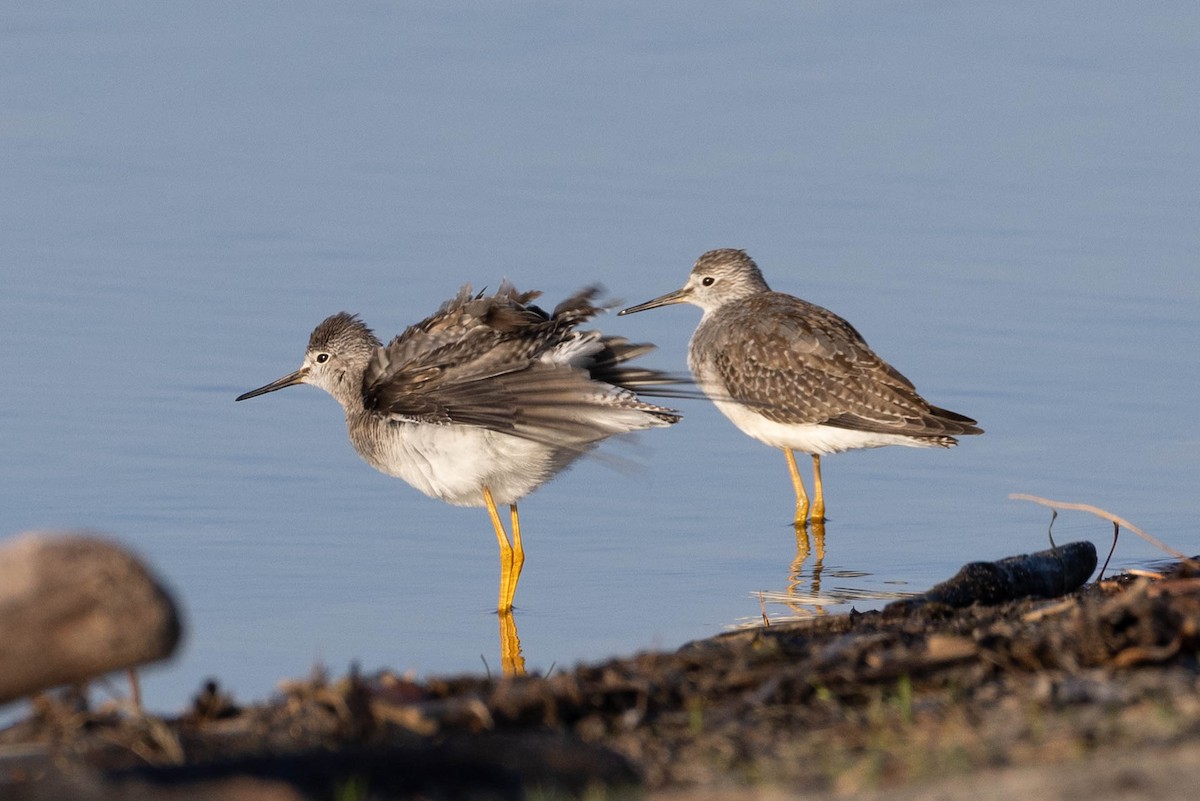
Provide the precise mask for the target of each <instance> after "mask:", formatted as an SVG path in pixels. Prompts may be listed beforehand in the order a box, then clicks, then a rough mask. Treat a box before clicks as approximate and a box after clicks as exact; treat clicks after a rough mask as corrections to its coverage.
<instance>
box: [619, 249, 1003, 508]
mask: <svg viewBox="0 0 1200 801" xmlns="http://www.w3.org/2000/svg"><path fill="white" fill-rule="evenodd" d="M672 303H691V304H694V305H696V306H699V307H700V308H701V309H703V310H704V316H703V317H701V318H700V325H699V326H697V327H696V332H695V333H694V334H692V341H691V345H690V346H689V348H688V367H690V368H691V370H692V374H693V375H694V376H695V377H696V383H698V384H699V385H700V386H701V387H702V388H703V389H704V391H705V393H707V394H708V396H709V397H710V398H712V400H713V402H714V403H715V404H716V405H717V408H718V409H720V410H721V412H722V413H724V415H725V416H726V417H728V418H729V419H730V420H732V421H733V424H734V425H735V426H737V427H738V428H740V429H741V430H742V431H743V432H745V433H746V434H748V435H750V436H751V437H754V438H755V439H756V440H758V441H759V442H764V443H766V444H767V445H770V446H771V447H774V448H781V449H782V450H783V452H784V455H785V456H786V457H787V464H788V471H789V472H790V473H791V476H792V484H793V485H794V486H795V488H796V525H797V526H803V525H804V524H805V523H806V521H807V519H808V513H809V502H808V493H806V492H805V490H804V482H803V480H802V479H801V478H800V471H799V469H798V468H797V467H796V457H795V455H794V454H793V451H801V452H802V453H808V454H811V455H812V460H813V494H814V496H815V497H814V499H813V504H812V519H813V521H814V522H823V521H824V519H825V498H824V494H823V491H822V486H821V456H822V455H823V454H827V453H838V452H840V451H847V450H853V449H855V448H878V447H881V446H883V445H908V446H910V447H916V448H949V447H952V446H954V445H955V444H957V442H958V441H957V440H956V439H954V437H955V436H963V435H967V434H982V433H983V429H980V428H978V427H976V425H975V421H974V420H972V419H970V418H969V417H964V416H963V415H961V414H957V413H955V412H951V411H947V410H946V409H939V408H938V407H936V406H931V405H930V404H929V403H928V402H926V401H925V399H924V398H922V397H921V396H920V395H918V394H917V390H916V388H915V387H914V386H913V384H912V382H911V381H909V380H908V379H907V378H905V377H904V376H903V375H901V374H900V373H899V372H898V371H897V370H896V369H895V368H893V367H892V366H891V365H890V364H888V363H887V362H885V361H884V360H883V359H881V358H879V357H878V356H876V355H875V352H874V351H872V350H871V349H870V347H868V346H867V343H866V341H865V340H864V339H863V338H862V336H861V335H860V334H859V333H858V331H856V330H854V326H852V325H850V323H848V322H846V321H845V320H843V319H842V318H841V317H838V316H837V315H836V314H834V313H833V312H831V311H829V310H828V309H824V308H821V307H820V306H817V305H815V304H813V303H809V302H807V301H804V300H800V299H799V298H796V297H793V296H791V295H787V294H784V293H783V292H772V291H771V288H770V287H769V286H767V282H766V281H765V280H764V279H763V276H762V273H761V272H759V269H758V265H756V264H755V263H754V260H753V259H751V258H750V257H749V256H748V255H746V252H745V251H742V250H734V249H732V248H723V249H721V250H710V251H709V252H707V253H705V254H704V255H703V256H701V257H700V258H699V259H697V260H696V265H695V266H694V267H693V268H692V274H691V275H690V276H689V277H688V281H687V284H685V285H684V287H683V288H682V289H680V290H677V291H675V292H669V293H667V294H666V295H663V296H662V297H659V298H655V299H654V300H649V301H646V302H645V303H641V304H638V305H637V306H631V307H629V308H628V309H625V310H623V311H622V312H620V313H621V314H632V313H633V312H639V311H645V310H646V309H654V308H657V307H659V306H667V305H670V304H672Z"/></svg>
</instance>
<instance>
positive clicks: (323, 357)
mask: <svg viewBox="0 0 1200 801" xmlns="http://www.w3.org/2000/svg"><path fill="white" fill-rule="evenodd" d="M327 361H329V354H328V353H318V354H317V364H324V363H325V362H327Z"/></svg>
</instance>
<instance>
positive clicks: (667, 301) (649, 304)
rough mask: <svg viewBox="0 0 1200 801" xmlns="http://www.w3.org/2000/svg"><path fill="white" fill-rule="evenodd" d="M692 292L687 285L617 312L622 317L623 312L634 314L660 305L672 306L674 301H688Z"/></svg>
mask: <svg viewBox="0 0 1200 801" xmlns="http://www.w3.org/2000/svg"><path fill="white" fill-rule="evenodd" d="M691 294H692V293H691V292H690V291H688V288H687V287H684V288H683V289H676V290H675V291H674V292H668V293H667V294H665V295H663V296H662V297H658V298H655V299H654V300H648V301H646V302H645V303H639V304H638V305H636V306H630V307H629V308H628V309H621V311H619V312H617V316H618V317H620V316H621V315H622V314H633V313H635V312H640V311H646V310H647V309H657V308H658V307H659V306H670V305H671V304H673V303H686V302H687V300H688V298H689V297H691Z"/></svg>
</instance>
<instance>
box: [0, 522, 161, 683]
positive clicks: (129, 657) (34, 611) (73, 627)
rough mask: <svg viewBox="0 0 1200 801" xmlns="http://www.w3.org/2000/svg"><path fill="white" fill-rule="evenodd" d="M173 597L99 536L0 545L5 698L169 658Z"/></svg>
mask: <svg viewBox="0 0 1200 801" xmlns="http://www.w3.org/2000/svg"><path fill="white" fill-rule="evenodd" d="M179 638H180V622H179V615H178V613H177V611H176V608H175V604H174V602H173V601H172V600H171V597H170V595H169V594H168V593H167V591H166V590H165V589H164V588H163V586H162V584H161V583H160V582H159V581H158V580H157V579H156V578H155V577H154V576H153V575H152V574H151V573H150V571H149V570H148V569H147V568H146V567H145V566H144V565H143V564H142V563H141V561H139V560H138V559H137V557H135V556H133V555H131V554H130V553H129V552H128V551H126V550H124V549H123V548H121V547H120V546H118V545H116V544H114V543H112V542H110V541H108V540H106V539H103V538H101V537H98V536H96V535H94V534H88V533H80V532H63V533H58V532H53V533H51V532H33V533H28V534H23V535H21V536H18V537H15V538H13V539H10V540H9V541H7V542H5V543H4V544H3V545H2V546H0V703H4V702H7V701H12V700H14V699H17V698H21V697H23V696H26V695H29V694H31V693H35V692H38V691H40V690H45V689H48V688H50V687H56V686H58V685H61V684H70V683H75V682H83V681H87V680H89V679H93V678H96V677H97V676H102V675H104V674H105V673H109V672H111V671H114V670H120V669H123V668H131V667H135V666H137V665H141V664H145V663H147V662H154V661H157V660H159V659H164V658H165V657H167V656H170V655H171V653H172V652H173V651H174V650H175V646H176V645H177V644H178V643H179Z"/></svg>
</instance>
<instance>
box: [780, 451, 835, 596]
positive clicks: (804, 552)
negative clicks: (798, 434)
mask: <svg viewBox="0 0 1200 801" xmlns="http://www.w3.org/2000/svg"><path fill="white" fill-rule="evenodd" d="M814 461H815V460H814ZM817 475H818V476H819V475H820V473H819V472H818V473H817ZM817 486H820V484H819V483H818V484H817ZM811 526H812V543H811V544H810V542H809V536H808V529H809V526H808V525H805V524H803V523H798V524H797V525H796V558H795V559H793V560H792V569H791V572H790V573H789V574H788V585H787V597H788V599H789V600H788V601H787V602H786V603H787V606H788V608H790V609H791V610H792V611H793V612H795V613H796V614H797V615H803V614H804V613H805V612H808V611H810V610H809V609H807V608H806V606H805V604H809V605H811V606H813V608H812V609H811V612H813V613H815V614H819V615H820V614H825V607H824V605H822V604H815V605H814V604H813V601H812V600H811V599H814V598H820V597H821V573H822V572H823V571H824V569H825V521H824V520H819V519H815V520H813V521H812V524H811ZM813 545H815V546H816V548H815V551H814V549H813ZM810 555H812V557H813V563H812V569H811V571H809V576H808V578H807V583H808V589H807V590H804V589H803V587H804V585H805V582H806V578H805V575H804V574H805V563H806V562H807V561H808V558H809V556H810Z"/></svg>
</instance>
